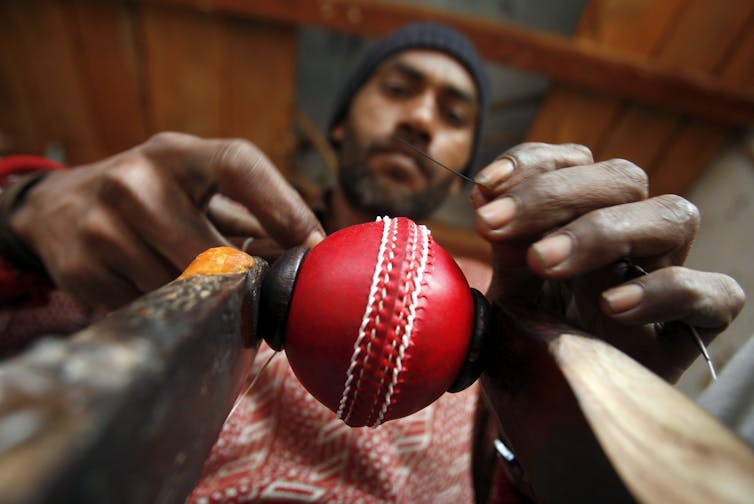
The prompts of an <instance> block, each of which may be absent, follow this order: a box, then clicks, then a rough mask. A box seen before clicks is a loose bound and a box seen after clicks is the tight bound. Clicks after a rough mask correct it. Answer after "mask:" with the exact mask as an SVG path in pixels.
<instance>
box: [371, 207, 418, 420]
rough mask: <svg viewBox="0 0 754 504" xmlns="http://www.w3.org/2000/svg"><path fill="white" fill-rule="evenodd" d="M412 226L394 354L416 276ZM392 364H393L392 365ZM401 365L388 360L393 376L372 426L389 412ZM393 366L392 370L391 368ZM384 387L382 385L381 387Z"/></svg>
mask: <svg viewBox="0 0 754 504" xmlns="http://www.w3.org/2000/svg"><path fill="white" fill-rule="evenodd" d="M411 224H412V225H411V227H410V228H409V233H408V234H409V236H410V238H409V246H408V247H407V248H410V251H409V253H408V254H407V260H406V261H405V262H406V263H407V268H406V270H407V272H406V276H405V281H404V285H403V298H402V299H401V300H400V303H401V307H402V308H401V310H400V312H399V313H398V320H397V322H396V325H395V338H393V350H394V352H393V355H397V354H398V352H399V351H400V350H399V345H398V342H399V341H401V340H402V336H401V330H403V331H404V332H405V324H403V325H401V322H403V320H404V318H405V312H406V308H407V306H408V299H407V298H408V297H409V295H410V293H411V291H412V289H411V283H412V280H413V278H414V277H415V276H416V267H415V264H416V244H417V243H418V241H419V239H418V236H417V235H418V234H419V233H418V230H417V226H416V224H414V223H413V222H411ZM391 364H392V366H391ZM399 366H400V362H399V361H398V360H397V359H395V360H393V359H391V361H390V362H388V365H387V366H386V368H385V371H386V372H385V376H391V380H390V381H389V382H388V384H387V388H386V390H385V396H383V401H382V404H381V407H380V404H379V403H378V402H376V401H375V404H374V408H373V409H372V411H370V412H369V418H372V415H373V413H372V412H373V411H374V410H375V408H377V407H380V409H379V411H378V414H377V418H376V419H375V420H374V422H373V423H372V427H378V426H379V425H380V424H381V423H382V419H383V418H384V417H385V413H386V412H387V408H388V406H389V404H390V399H391V397H392V396H393V389H394V387H395V383H396V380H397V376H398V372H399V370H400V369H399ZM391 367H392V370H391V369H390V368H391ZM380 389H382V387H380Z"/></svg>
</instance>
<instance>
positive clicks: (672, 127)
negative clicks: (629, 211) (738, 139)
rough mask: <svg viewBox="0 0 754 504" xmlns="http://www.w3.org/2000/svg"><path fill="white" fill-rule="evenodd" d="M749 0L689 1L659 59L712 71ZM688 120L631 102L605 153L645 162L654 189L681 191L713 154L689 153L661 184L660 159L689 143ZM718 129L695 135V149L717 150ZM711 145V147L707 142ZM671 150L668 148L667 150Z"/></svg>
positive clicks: (731, 39)
mask: <svg viewBox="0 0 754 504" xmlns="http://www.w3.org/2000/svg"><path fill="white" fill-rule="evenodd" d="M752 10H753V9H752V4H751V3H750V2H742V1H736V0H733V1H731V0H728V1H727V2H718V3H716V4H714V5H711V4H710V3H709V2H701V1H696V2H690V3H689V4H688V5H687V6H686V7H685V8H684V9H683V10H682V11H680V12H679V13H678V16H677V18H676V23H675V24H674V25H673V27H672V29H671V30H669V32H668V34H667V36H666V37H665V38H664V40H663V43H662V47H660V48H659V49H658V51H657V55H656V60H657V61H658V62H660V63H661V64H663V65H665V66H667V67H677V68H695V69H697V70H698V71H700V72H704V73H708V74H711V73H712V72H713V71H714V70H715V69H716V68H717V67H718V65H719V64H720V63H721V61H722V59H723V58H724V57H725V56H726V54H727V53H728V51H729V48H730V47H731V46H732V44H733V43H734V42H736V41H737V39H738V33H740V31H741V29H742V28H743V26H744V23H745V21H746V19H747V18H748V16H749V15H751V12H752ZM686 124H687V122H686V121H682V120H681V118H680V117H678V116H677V115H675V114H669V113H667V112H664V111H658V110H656V109H653V108H650V107H647V106H645V105H640V104H632V105H631V106H629V107H628V108H627V109H626V110H625V111H624V113H623V114H622V115H621V118H620V120H619V121H617V123H616V125H615V128H614V129H612V130H611V131H610V134H609V135H608V138H607V139H606V141H605V145H604V146H603V148H602V151H601V154H602V155H603V156H605V157H623V158H627V159H631V160H632V161H634V162H636V163H637V164H639V166H642V167H643V168H644V169H645V170H646V171H647V172H648V173H649V174H650V181H651V188H652V192H653V194H662V192H665V191H670V192H681V191H682V190H683V189H684V188H685V187H686V186H687V185H688V183H689V182H691V181H692V180H693V179H694V178H695V176H696V175H697V174H698V173H699V172H700V171H701V170H702V169H703V168H704V167H706V165H707V163H708V162H709V160H710V159H711V158H710V157H706V156H701V155H699V156H698V157H693V156H685V157H684V158H685V159H684V162H687V163H688V162H690V164H686V165H685V166H684V167H683V173H679V174H677V176H673V177H667V176H665V177H663V181H662V183H656V182H655V177H654V176H653V174H654V173H655V172H656V171H657V170H658V169H659V166H660V164H661V163H663V162H664V160H666V159H668V156H672V155H673V149H674V147H673V146H674V144H675V143H676V141H680V142H681V144H685V145H689V143H688V142H687V141H685V140H684V137H685V136H686V133H685V132H684V129H685V127H686V126H685V125H686ZM712 128H713V129H715V130H716V131H715V133H717V134H712V130H710V136H709V138H707V139H704V138H701V137H700V136H699V135H698V134H694V135H692V137H693V138H694V140H696V141H698V140H700V138H701V139H702V144H701V145H698V147H697V150H699V151H700V154H701V153H702V152H711V153H712V154H711V155H714V154H715V153H716V152H717V148H718V147H719V145H720V143H721V141H722V139H721V138H720V137H719V136H718V134H720V135H722V136H723V137H724V136H726V134H727V132H726V131H725V130H723V129H720V128H717V127H712ZM707 143H709V144H710V145H709V146H707V145H706V144H707ZM668 151H670V152H668Z"/></svg>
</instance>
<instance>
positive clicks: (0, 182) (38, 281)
mask: <svg viewBox="0 0 754 504" xmlns="http://www.w3.org/2000/svg"><path fill="white" fill-rule="evenodd" d="M63 169H66V166H65V165H62V164H60V163H58V162H56V161H53V160H51V159H47V158H43V157H38V156H9V157H6V158H2V159H0V187H3V186H6V185H8V184H10V183H12V182H13V180H14V178H15V177H19V176H21V175H26V174H28V173H32V172H36V171H42V170H63ZM52 288H53V284H52V282H51V281H50V279H49V278H48V277H47V276H46V275H43V274H40V273H38V272H36V271H25V270H23V269H21V268H19V267H18V266H17V265H15V264H13V262H12V261H10V260H9V259H8V258H6V257H1V256H0V304H2V305H7V304H16V303H23V304H25V305H27V306H29V305H32V306H36V305H39V304H40V303H45V302H46V301H47V299H48V296H49V293H50V290H51V289H52Z"/></svg>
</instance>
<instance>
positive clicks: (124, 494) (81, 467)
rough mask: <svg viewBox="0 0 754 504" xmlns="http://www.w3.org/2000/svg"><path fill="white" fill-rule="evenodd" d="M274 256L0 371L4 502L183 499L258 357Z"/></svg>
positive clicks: (208, 278)
mask: <svg viewBox="0 0 754 504" xmlns="http://www.w3.org/2000/svg"><path fill="white" fill-rule="evenodd" d="M266 267H267V266H266V263H264V261H255V264H254V266H253V267H252V268H251V269H249V270H247V272H245V273H234V274H225V275H198V276H192V277H189V278H187V279H184V280H177V281H175V282H172V283H170V284H168V285H166V286H165V287H163V288H161V289H159V290H157V291H154V292H152V293H150V294H148V295H146V296H144V297H143V298H141V299H139V300H137V301H135V302H134V303H132V304H130V305H128V306H127V307H125V308H123V309H121V310H119V311H117V312H114V313H112V314H111V315H109V316H108V317H106V318H105V319H103V320H102V321H100V322H98V323H96V324H94V325H92V326H90V327H89V328H87V329H86V330H84V331H81V332H79V333H77V334H75V335H74V336H72V337H71V338H69V339H66V340H56V339H48V340H44V341H42V342H40V343H38V344H37V345H35V346H34V347H33V348H32V349H30V350H29V351H27V352H26V353H24V354H22V355H20V356H18V357H16V358H14V359H11V360H8V361H6V362H5V363H3V365H2V366H0V502H2V503H13V504H17V503H18V504H20V503H42V502H45V503H47V502H81V503H83V502H113V503H116V502H124V503H125V502H129V503H133V502H150V503H151V502H183V501H184V500H185V498H186V496H187V495H188V493H189V492H190V491H191V489H192V487H193V485H194V484H195V482H196V480H197V478H198V476H199V473H200V471H201V468H202V464H203V462H204V460H205V458H206V456H207V454H208V453H209V450H210V448H211V447H212V444H213V443H214V441H215V439H216V437H217V433H218V432H219V431H220V428H221V426H222V424H223V422H224V420H225V418H226V416H227V415H228V412H229V410H230V408H231V406H232V404H233V401H234V399H235V397H236V396H237V395H238V393H239V388H240V385H241V383H242V380H243V378H244V377H245V376H246V373H247V371H248V369H249V366H250V364H251V361H252V360H253V357H254V355H255V353H256V340H254V339H253V338H254V336H253V335H254V332H255V331H254V325H255V323H256V313H255V310H256V306H257V298H258V296H259V286H260V283H261V282H260V279H261V276H262V274H263V272H264V271H265V269H266Z"/></svg>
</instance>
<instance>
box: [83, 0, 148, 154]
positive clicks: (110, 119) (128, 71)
mask: <svg viewBox="0 0 754 504" xmlns="http://www.w3.org/2000/svg"><path fill="white" fill-rule="evenodd" d="M69 16H70V17H69V25H70V26H71V30H72V32H73V35H74V36H75V40H76V42H77V44H76V48H77V49H78V52H77V58H78V61H79V63H80V64H79V67H78V68H79V77H80V78H81V80H82V86H83V92H84V94H85V96H86V99H87V101H88V102H89V104H90V110H91V115H90V119H91V122H92V126H93V128H94V130H95V131H96V133H97V135H98V137H99V140H100V142H101V143H102V145H103V148H104V151H105V153H106V154H115V153H117V152H120V151H123V150H126V149H128V148H131V147H133V146H134V145H136V144H138V143H141V142H142V141H144V140H145V138H146V137H147V122H146V114H145V111H144V107H143V106H142V105H143V104H142V96H143V94H144V92H145V89H144V86H145V82H144V79H143V75H142V72H141V69H140V62H139V61H138V55H137V51H136V48H137V42H136V39H135V35H134V29H135V27H134V26H133V23H134V19H133V16H132V11H131V9H130V8H128V7H127V6H126V4H125V3H122V2H98V1H92V0H76V1H75V2H73V5H72V8H71V9H70V12H69Z"/></svg>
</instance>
